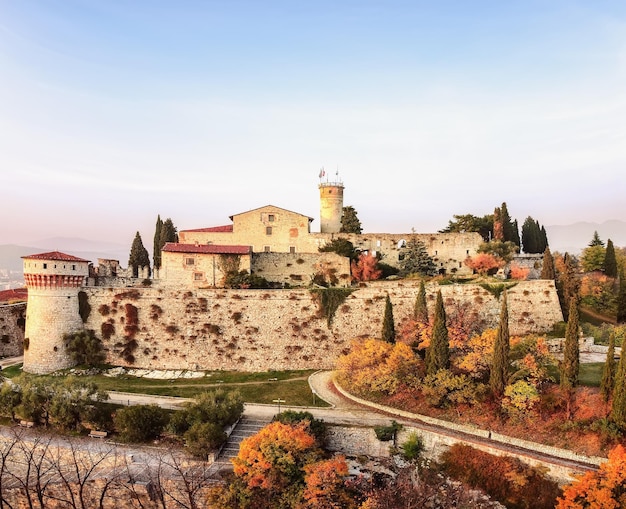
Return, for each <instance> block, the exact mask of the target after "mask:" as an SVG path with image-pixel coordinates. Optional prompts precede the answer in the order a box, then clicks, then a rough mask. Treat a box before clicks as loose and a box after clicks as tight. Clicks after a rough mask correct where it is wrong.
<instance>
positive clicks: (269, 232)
mask: <svg viewBox="0 0 626 509" xmlns="http://www.w3.org/2000/svg"><path fill="white" fill-rule="evenodd" d="M271 234H272V227H271V226H266V227H265V235H271Z"/></svg>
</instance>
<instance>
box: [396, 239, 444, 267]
mask: <svg viewBox="0 0 626 509" xmlns="http://www.w3.org/2000/svg"><path fill="white" fill-rule="evenodd" d="M402 255H403V258H402V260H400V262H399V263H398V265H399V267H400V273H399V274H400V275H401V276H408V275H409V274H422V275H425V276H432V275H433V274H435V272H436V270H437V267H436V265H435V262H434V261H433V259H432V258H431V256H430V255H429V254H428V251H427V250H426V246H425V245H424V243H423V242H421V241H420V240H418V239H417V237H415V236H413V237H412V238H411V239H410V240H409V241H408V242H407V244H406V248H404V250H403V251H402Z"/></svg>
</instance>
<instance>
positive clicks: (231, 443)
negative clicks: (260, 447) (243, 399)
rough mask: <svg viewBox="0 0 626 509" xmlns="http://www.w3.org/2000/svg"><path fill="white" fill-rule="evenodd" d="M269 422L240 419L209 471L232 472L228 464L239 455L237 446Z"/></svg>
mask: <svg viewBox="0 0 626 509" xmlns="http://www.w3.org/2000/svg"><path fill="white" fill-rule="evenodd" d="M270 422H271V420H270V419H266V420H262V419H257V418H255V419H252V418H250V417H245V416H244V417H242V418H241V419H240V420H239V422H238V423H237V425H236V426H235V429H233V432H232V433H231V434H230V436H229V437H228V440H227V441H226V444H224V447H222V450H221V451H220V454H219V456H218V457H217V459H216V460H215V462H214V463H213V465H211V470H215V472H222V471H226V470H232V468H233V466H232V463H231V462H230V460H231V458H234V457H235V456H237V454H239V445H240V444H241V441H242V440H243V439H244V438H248V437H250V436H252V435H254V434H255V433H257V432H259V431H260V430H261V429H262V428H264V427H265V426H267V425H268V424H269V423H270Z"/></svg>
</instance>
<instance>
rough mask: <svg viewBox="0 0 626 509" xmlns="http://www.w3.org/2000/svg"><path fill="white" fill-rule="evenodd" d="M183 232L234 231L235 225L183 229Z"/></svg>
mask: <svg viewBox="0 0 626 509" xmlns="http://www.w3.org/2000/svg"><path fill="white" fill-rule="evenodd" d="M181 231H183V232H200V233H232V231H233V225H232V224H227V225H225V226H212V227H210V228H196V229H195V230H181Z"/></svg>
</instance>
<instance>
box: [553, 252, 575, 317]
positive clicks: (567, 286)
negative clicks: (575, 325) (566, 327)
mask: <svg viewBox="0 0 626 509" xmlns="http://www.w3.org/2000/svg"><path fill="white" fill-rule="evenodd" d="M577 270H578V267H577V263H576V260H575V259H574V258H573V257H572V256H571V255H570V254H569V253H565V254H564V255H563V271H562V272H559V275H558V280H557V286H556V289H557V292H558V294H559V301H560V302H561V310H562V311H563V316H564V317H565V320H569V318H568V316H569V315H568V313H569V307H570V305H571V302H572V299H576V302H577V303H578V290H579V288H580V281H579V280H578V276H577V274H576V273H577Z"/></svg>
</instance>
